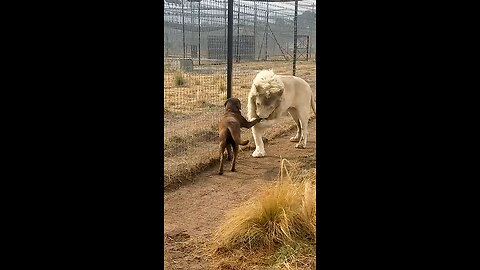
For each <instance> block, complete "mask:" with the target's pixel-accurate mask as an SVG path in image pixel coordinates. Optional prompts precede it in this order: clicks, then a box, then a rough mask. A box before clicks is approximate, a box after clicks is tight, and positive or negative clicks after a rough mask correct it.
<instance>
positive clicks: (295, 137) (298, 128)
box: [288, 108, 302, 142]
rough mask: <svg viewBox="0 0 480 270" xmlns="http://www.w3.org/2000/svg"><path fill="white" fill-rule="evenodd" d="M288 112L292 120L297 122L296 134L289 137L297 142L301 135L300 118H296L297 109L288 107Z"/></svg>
mask: <svg viewBox="0 0 480 270" xmlns="http://www.w3.org/2000/svg"><path fill="white" fill-rule="evenodd" d="M288 114H290V116H291V117H292V118H293V121H295V123H296V124H297V134H296V135H295V136H293V137H291V138H290V141H291V142H298V141H300V137H301V136H302V134H301V131H302V127H301V126H300V120H299V119H298V113H297V109H295V108H290V109H288Z"/></svg>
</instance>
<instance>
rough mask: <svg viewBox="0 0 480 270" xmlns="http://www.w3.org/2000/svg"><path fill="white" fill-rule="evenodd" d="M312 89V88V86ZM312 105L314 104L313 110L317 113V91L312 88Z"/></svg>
mask: <svg viewBox="0 0 480 270" xmlns="http://www.w3.org/2000/svg"><path fill="white" fill-rule="evenodd" d="M310 90H312V89H311V88H310ZM310 105H311V106H312V109H313V112H314V113H315V115H317V96H316V95H315V92H314V91H313V90H312V98H311V99H310Z"/></svg>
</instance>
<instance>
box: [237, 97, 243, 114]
mask: <svg viewBox="0 0 480 270" xmlns="http://www.w3.org/2000/svg"><path fill="white" fill-rule="evenodd" d="M236 103H237V108H238V110H239V111H240V110H241V109H242V102H240V99H237V100H236Z"/></svg>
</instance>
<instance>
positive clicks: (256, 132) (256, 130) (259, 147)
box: [252, 126, 266, 157]
mask: <svg viewBox="0 0 480 270" xmlns="http://www.w3.org/2000/svg"><path fill="white" fill-rule="evenodd" d="M263 132H264V129H263V128H261V127H258V126H254V127H252V134H253V140H254V141H255V151H253V153H252V157H264V156H265V155H266V153H265V146H264V145H263V140H262V135H263Z"/></svg>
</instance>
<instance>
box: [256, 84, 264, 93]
mask: <svg viewBox="0 0 480 270" xmlns="http://www.w3.org/2000/svg"><path fill="white" fill-rule="evenodd" d="M255 90H257V93H260V90H262V89H261V88H260V87H259V85H255Z"/></svg>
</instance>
